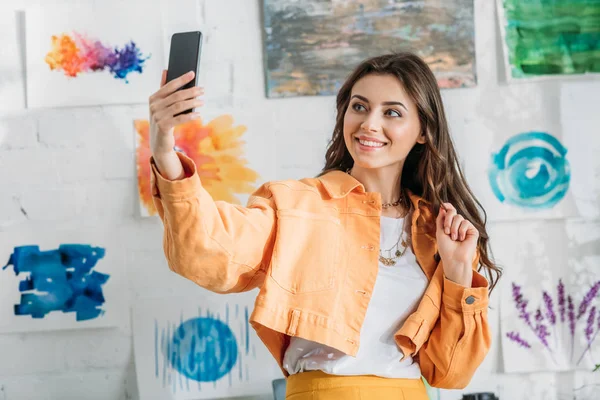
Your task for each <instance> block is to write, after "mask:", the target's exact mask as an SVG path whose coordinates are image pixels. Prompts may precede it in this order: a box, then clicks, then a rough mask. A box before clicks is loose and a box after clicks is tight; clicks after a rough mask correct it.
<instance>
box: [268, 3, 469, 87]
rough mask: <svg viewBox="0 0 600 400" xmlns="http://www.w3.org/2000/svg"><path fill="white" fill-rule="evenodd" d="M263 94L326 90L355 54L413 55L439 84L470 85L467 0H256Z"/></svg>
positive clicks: (337, 84) (340, 77) (343, 74)
mask: <svg viewBox="0 0 600 400" xmlns="http://www.w3.org/2000/svg"><path fill="white" fill-rule="evenodd" d="M264 30H265V35H264V37H265V44H264V48H265V53H266V66H265V69H266V85H267V88H266V89H267V90H266V91H267V95H268V96H269V97H289V96H300V95H334V94H335V93H336V92H337V90H338V89H339V87H340V86H341V84H342V83H343V81H344V78H345V77H346V75H347V74H348V73H349V72H350V71H351V69H352V68H353V67H355V66H356V65H357V64H358V63H360V62H361V61H362V60H364V59H366V58H369V57H372V56H376V55H380V54H383V53H390V52H394V51H402V50H409V51H413V52H415V53H417V54H419V55H420V56H421V57H423V58H424V60H425V61H426V62H427V63H428V64H429V66H430V67H431V68H432V70H433V71H434V73H435V74H436V77H437V79H438V84H439V86H440V87H442V88H460V87H472V86H474V85H475V84H476V68H475V46H474V16H473V0H457V1H445V0H420V1H412V0H393V1H389V0H364V1H319V0H307V1H303V2H298V1H295V0H264Z"/></svg>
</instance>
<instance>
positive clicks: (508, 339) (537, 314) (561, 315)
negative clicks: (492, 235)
mask: <svg viewBox="0 0 600 400" xmlns="http://www.w3.org/2000/svg"><path fill="white" fill-rule="evenodd" d="M512 233H513V237H512V238H510V239H508V238H507V239H504V240H503V241H505V242H513V248H512V254H506V255H505V257H504V261H505V262H504V266H505V271H506V274H505V277H504V279H506V278H508V279H506V281H504V282H502V290H503V292H502V299H501V327H502V330H501V334H502V350H503V358H504V367H505V371H506V372H537V371H568V370H586V371H592V370H594V368H595V367H596V365H597V364H600V335H599V334H600V271H599V270H598V267H599V266H600V225H599V224H596V223H591V222H574V221H553V222H549V221H547V222H545V223H544V224H543V225H542V224H540V223H536V224H523V225H521V226H520V227H519V228H517V229H516V230H514V229H513V232H512ZM506 246H508V245H506ZM498 247H505V245H504V244H503V245H502V246H498ZM497 250H498V249H496V251H497ZM501 252H503V253H507V252H508V250H506V249H505V250H501ZM496 254H499V253H496ZM510 258H512V260H511V261H510V263H507V262H506V261H508V259H510Z"/></svg>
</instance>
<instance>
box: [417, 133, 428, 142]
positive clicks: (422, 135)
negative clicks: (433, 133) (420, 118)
mask: <svg viewBox="0 0 600 400" xmlns="http://www.w3.org/2000/svg"><path fill="white" fill-rule="evenodd" d="M417 143H419V144H425V143H427V138H426V137H425V134H424V133H421V134H420V135H419V137H418V138H417Z"/></svg>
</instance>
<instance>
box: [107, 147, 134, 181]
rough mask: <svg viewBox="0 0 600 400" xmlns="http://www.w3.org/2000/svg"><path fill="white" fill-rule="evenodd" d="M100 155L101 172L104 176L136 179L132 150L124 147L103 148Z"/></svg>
mask: <svg viewBox="0 0 600 400" xmlns="http://www.w3.org/2000/svg"><path fill="white" fill-rule="evenodd" d="M101 157H102V160H101V168H102V170H101V173H102V176H103V177H104V178H106V179H137V169H136V163H135V160H136V156H135V152H134V151H132V150H125V149H117V150H112V151H111V150H103V151H102V154H101ZM136 182H137V181H136Z"/></svg>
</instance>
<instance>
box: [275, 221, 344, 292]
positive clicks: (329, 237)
mask: <svg viewBox="0 0 600 400" xmlns="http://www.w3.org/2000/svg"><path fill="white" fill-rule="evenodd" d="M340 230H341V223H340V219H339V218H337V217H335V216H332V215H329V214H325V213H322V214H320V213H313V212H309V211H303V210H293V209H288V210H278V211H277V239H276V242H275V248H274V250H273V259H272V263H271V268H270V274H271V277H272V278H273V280H274V281H275V282H276V283H277V284H278V285H279V286H280V287H281V288H283V289H284V290H287V291H289V292H290V293H296V294H301V293H309V292H317V291H321V290H328V289H331V288H333V287H334V285H335V279H336V272H337V269H338V260H339V255H338V252H339V241H340Z"/></svg>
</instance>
